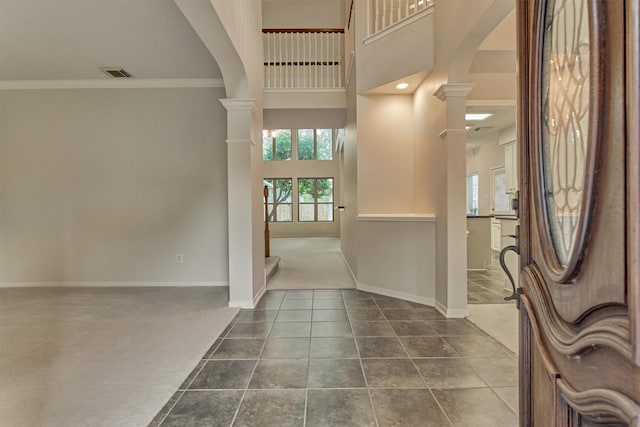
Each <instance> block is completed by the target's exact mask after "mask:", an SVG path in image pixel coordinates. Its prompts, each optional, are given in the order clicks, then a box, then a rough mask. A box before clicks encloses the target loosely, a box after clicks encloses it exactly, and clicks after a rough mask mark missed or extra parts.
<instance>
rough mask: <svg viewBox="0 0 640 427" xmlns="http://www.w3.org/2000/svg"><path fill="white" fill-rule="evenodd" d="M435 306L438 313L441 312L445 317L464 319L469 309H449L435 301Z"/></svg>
mask: <svg viewBox="0 0 640 427" xmlns="http://www.w3.org/2000/svg"><path fill="white" fill-rule="evenodd" d="M435 307H436V310H438V311H439V312H440V314H442V315H443V316H444V317H446V318H447V319H464V318H465V317H467V316H468V315H469V310H462V309H457V310H453V309H451V310H450V309H448V308H447V307H445V306H444V304H442V303H440V302H436V304H435Z"/></svg>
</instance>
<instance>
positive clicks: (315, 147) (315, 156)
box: [296, 128, 336, 162]
mask: <svg viewBox="0 0 640 427" xmlns="http://www.w3.org/2000/svg"><path fill="white" fill-rule="evenodd" d="M310 130H311V131H313V158H311V159H301V158H300V132H301V131H310ZM321 130H325V131H326V130H328V131H329V133H330V135H331V158H330V159H318V131H321ZM334 131H335V129H333V128H313V129H311V128H304V129H296V160H298V161H300V162H306V161H310V160H313V161H320V162H325V161H328V162H330V161H332V160H334V158H333V157H334V156H333V151H334V150H335V143H336V141H335V140H336V138H335V137H334Z"/></svg>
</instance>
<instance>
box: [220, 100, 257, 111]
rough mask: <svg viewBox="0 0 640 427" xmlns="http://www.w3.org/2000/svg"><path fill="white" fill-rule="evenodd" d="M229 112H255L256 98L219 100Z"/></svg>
mask: <svg viewBox="0 0 640 427" xmlns="http://www.w3.org/2000/svg"><path fill="white" fill-rule="evenodd" d="M219 101H220V102H221V103H222V105H224V108H226V109H227V111H255V109H256V100H255V99H254V98H223V99H220V100H219Z"/></svg>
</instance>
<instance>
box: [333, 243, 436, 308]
mask: <svg viewBox="0 0 640 427" xmlns="http://www.w3.org/2000/svg"><path fill="white" fill-rule="evenodd" d="M340 255H342V259H343V260H344V263H345V264H346V266H347V269H348V270H349V273H351V278H352V279H353V281H354V282H355V284H356V289H359V290H361V291H366V292H371V293H374V294H378V295H385V296H388V297H392V298H399V299H401V300H405V301H411V302H416V303H418V304H424V305H428V306H430V307H433V306H434V305H435V299H433V298H427V297H421V296H418V295H413V294H408V293H405V292H400V291H394V290H392V289H385V288H379V287H377V286H371V285H366V284H364V283H360V282H359V281H358V279H357V278H356V275H355V274H354V273H353V270H351V266H350V265H349V263H348V262H347V258H346V257H345V256H344V253H343V252H342V250H340Z"/></svg>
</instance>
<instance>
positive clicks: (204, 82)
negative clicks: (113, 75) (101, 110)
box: [0, 78, 224, 90]
mask: <svg viewBox="0 0 640 427" xmlns="http://www.w3.org/2000/svg"><path fill="white" fill-rule="evenodd" d="M198 87H218V88H224V81H223V80H222V79H135V78H133V79H95V80H92V79H91V80H90V79H87V80H0V90H28V89H163V88H198Z"/></svg>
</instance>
